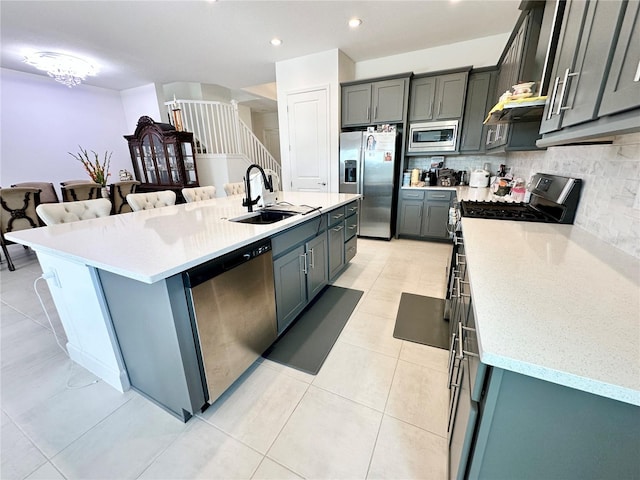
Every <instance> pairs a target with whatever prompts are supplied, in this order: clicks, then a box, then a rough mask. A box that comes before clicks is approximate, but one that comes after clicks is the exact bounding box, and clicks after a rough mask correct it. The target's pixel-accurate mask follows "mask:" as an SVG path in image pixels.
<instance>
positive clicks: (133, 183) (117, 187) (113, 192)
mask: <svg viewBox="0 0 640 480" xmlns="http://www.w3.org/2000/svg"><path fill="white" fill-rule="evenodd" d="M138 185H140V182H138V181H137V180H127V181H122V182H114V183H112V184H111V185H110V186H109V197H110V198H111V205H112V210H111V214H112V215H114V214H118V213H127V212H131V211H133V210H131V207H130V206H129V204H128V203H127V195H129V194H130V193H136V189H137V188H138Z"/></svg>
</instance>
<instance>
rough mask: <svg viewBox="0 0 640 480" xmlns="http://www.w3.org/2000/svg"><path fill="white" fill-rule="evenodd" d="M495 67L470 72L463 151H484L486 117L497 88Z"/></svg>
mask: <svg viewBox="0 0 640 480" xmlns="http://www.w3.org/2000/svg"><path fill="white" fill-rule="evenodd" d="M496 77H497V70H496V69H495V68H491V69H482V70H480V69H479V70H472V71H471V73H470V74H469V83H468V86H467V95H466V100H465V106H464V117H463V121H462V138H461V140H460V152H461V153H483V152H484V151H485V138H486V132H487V128H488V126H487V125H484V124H483V122H484V119H485V118H486V117H487V114H488V113H489V110H491V107H493V97H492V93H493V91H494V89H495V80H496Z"/></svg>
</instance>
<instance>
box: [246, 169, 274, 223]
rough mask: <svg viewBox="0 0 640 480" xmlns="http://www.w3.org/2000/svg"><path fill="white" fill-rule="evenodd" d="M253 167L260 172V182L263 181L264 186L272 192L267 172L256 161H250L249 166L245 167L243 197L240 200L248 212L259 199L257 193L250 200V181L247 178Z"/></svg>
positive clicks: (271, 184)
mask: <svg viewBox="0 0 640 480" xmlns="http://www.w3.org/2000/svg"><path fill="white" fill-rule="evenodd" d="M254 168H257V169H258V170H259V171H260V173H261V174H262V182H263V183H264V186H265V187H266V188H267V189H268V190H269V191H270V192H273V182H272V181H271V175H269V176H268V177H267V174H266V173H265V172H264V170H263V169H262V167H261V166H260V165H258V164H256V163H252V164H251V165H249V168H247V173H246V175H245V177H244V191H245V198H244V199H243V200H242V206H243V207H247V208H248V210H249V211H250V212H253V206H254V205H256V204H257V203H258V200H260V195H258V196H257V197H256V199H255V200H251V181H250V179H249V174H250V173H251V170H252V169H254Z"/></svg>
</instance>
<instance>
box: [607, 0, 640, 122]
mask: <svg viewBox="0 0 640 480" xmlns="http://www.w3.org/2000/svg"><path fill="white" fill-rule="evenodd" d="M638 107H640V2H637V1H636V2H629V3H628V4H627V6H626V10H625V13H624V18H623V20H622V25H621V27H620V33H619V35H618V39H617V41H616V42H615V44H614V50H613V58H612V59H611V68H610V69H609V74H608V75H607V80H606V84H605V87H604V92H603V95H602V102H601V103H600V109H599V110H598V115H600V116H604V115H611V114H614V113H619V112H622V111H624V110H629V109H632V108H638Z"/></svg>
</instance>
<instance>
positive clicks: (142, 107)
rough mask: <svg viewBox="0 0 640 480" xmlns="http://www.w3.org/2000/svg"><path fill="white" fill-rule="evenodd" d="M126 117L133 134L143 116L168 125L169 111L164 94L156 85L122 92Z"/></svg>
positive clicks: (130, 131) (151, 84)
mask: <svg viewBox="0 0 640 480" xmlns="http://www.w3.org/2000/svg"><path fill="white" fill-rule="evenodd" d="M120 97H121V98H122V106H123V108H124V117H125V120H126V122H127V129H128V131H129V133H133V132H135V130H136V126H137V125H138V120H139V119H140V117H142V116H147V117H151V118H152V119H153V120H154V121H156V122H161V123H167V121H168V117H167V109H166V107H165V106H164V100H163V98H162V92H161V91H160V89H159V88H157V86H156V85H155V84H154V83H150V84H149V85H143V86H142V87H137V88H129V89H127V90H122V91H121V92H120Z"/></svg>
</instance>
